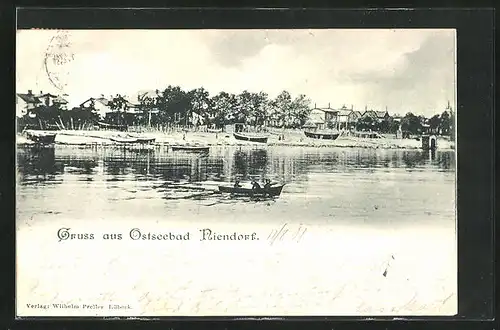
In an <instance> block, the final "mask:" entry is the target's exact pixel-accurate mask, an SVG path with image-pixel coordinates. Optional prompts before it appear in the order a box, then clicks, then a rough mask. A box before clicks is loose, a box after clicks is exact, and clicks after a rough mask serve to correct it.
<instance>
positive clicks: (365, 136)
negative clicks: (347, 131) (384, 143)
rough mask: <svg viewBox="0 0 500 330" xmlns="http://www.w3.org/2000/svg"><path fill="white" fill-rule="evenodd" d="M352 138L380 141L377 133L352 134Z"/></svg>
mask: <svg viewBox="0 0 500 330" xmlns="http://www.w3.org/2000/svg"><path fill="white" fill-rule="evenodd" d="M351 135H352V136H354V137H358V138H363V139H380V138H382V136H381V135H380V134H378V133H377V132H352V133H351Z"/></svg>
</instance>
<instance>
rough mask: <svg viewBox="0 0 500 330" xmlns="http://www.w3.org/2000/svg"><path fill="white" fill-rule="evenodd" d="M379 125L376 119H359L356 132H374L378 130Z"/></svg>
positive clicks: (366, 117)
mask: <svg viewBox="0 0 500 330" xmlns="http://www.w3.org/2000/svg"><path fill="white" fill-rule="evenodd" d="M376 125H377V123H376V122H375V119H373V117H371V116H365V117H361V118H358V120H357V122H356V130H358V131H370V130H371V131H374V130H375V128H376Z"/></svg>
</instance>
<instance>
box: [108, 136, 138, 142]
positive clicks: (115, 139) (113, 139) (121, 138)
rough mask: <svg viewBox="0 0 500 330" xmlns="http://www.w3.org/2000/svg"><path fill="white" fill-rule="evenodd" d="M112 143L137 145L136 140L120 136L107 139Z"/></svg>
mask: <svg viewBox="0 0 500 330" xmlns="http://www.w3.org/2000/svg"><path fill="white" fill-rule="evenodd" d="M109 139H110V140H111V141H113V142H117V143H137V142H138V139H137V138H131V137H122V136H113V137H110V138H109Z"/></svg>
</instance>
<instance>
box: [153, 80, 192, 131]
mask: <svg viewBox="0 0 500 330" xmlns="http://www.w3.org/2000/svg"><path fill="white" fill-rule="evenodd" d="M157 106H158V111H159V113H158V117H159V120H160V122H162V123H172V122H174V123H183V124H187V123H188V118H187V117H188V116H189V112H190V110H191V99H190V95H189V94H188V93H186V92H185V91H183V90H182V89H181V88H180V87H179V86H171V85H169V86H168V87H167V88H166V89H165V90H164V91H163V92H161V93H160V94H159V96H158V97H157Z"/></svg>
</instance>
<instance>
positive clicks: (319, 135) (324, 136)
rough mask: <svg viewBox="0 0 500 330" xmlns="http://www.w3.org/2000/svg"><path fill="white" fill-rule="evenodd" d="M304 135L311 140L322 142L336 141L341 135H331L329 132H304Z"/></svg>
mask: <svg viewBox="0 0 500 330" xmlns="http://www.w3.org/2000/svg"><path fill="white" fill-rule="evenodd" d="M304 134H305V135H306V136H307V137H308V138H311V139H320V140H336V139H337V138H338V137H339V135H340V133H336V132H335V133H329V132H307V131H304Z"/></svg>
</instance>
